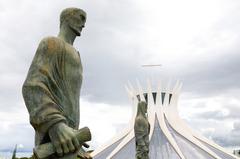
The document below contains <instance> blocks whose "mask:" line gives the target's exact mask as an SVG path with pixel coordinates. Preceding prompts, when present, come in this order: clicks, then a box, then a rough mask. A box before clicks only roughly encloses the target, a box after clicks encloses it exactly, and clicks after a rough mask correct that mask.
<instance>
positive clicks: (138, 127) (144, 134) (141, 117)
mask: <svg viewBox="0 0 240 159" xmlns="http://www.w3.org/2000/svg"><path fill="white" fill-rule="evenodd" d="M141 109H143V108H142V107H141V106H140V107H139V106H138V115H137V116H136V118H135V124H134V133H135V140H136V159H149V155H148V154H149V133H150V124H149V122H148V120H147V118H146V116H145V114H144V112H143V110H141Z"/></svg>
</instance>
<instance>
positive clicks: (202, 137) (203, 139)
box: [172, 84, 239, 159]
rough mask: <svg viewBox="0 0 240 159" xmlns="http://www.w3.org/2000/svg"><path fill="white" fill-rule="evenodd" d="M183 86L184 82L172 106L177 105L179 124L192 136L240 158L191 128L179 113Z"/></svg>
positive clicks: (175, 111)
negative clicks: (179, 100)
mask: <svg viewBox="0 0 240 159" xmlns="http://www.w3.org/2000/svg"><path fill="white" fill-rule="evenodd" d="M181 87H182V84H181V85H180V86H179V88H178V90H177V92H176V93H177V96H176V100H175V104H173V105H172V106H173V107H175V108H173V113H174V114H175V115H176V117H177V118H178V121H179V124H180V125H181V126H182V127H183V128H184V129H186V130H187V131H188V132H190V133H191V134H192V136H194V137H195V138H197V139H198V140H200V141H202V142H204V143H206V144H208V145H210V146H212V147H214V148H215V149H218V150H219V151H222V152H223V153H225V154H227V155H229V156H231V157H233V158H236V159H239V157H236V156H235V155H233V154H231V153H229V152H227V151H226V150H225V149H224V148H223V147H221V146H219V145H217V144H216V143H214V142H213V141H211V140H209V139H207V138H206V137H204V136H202V135H200V134H199V133H197V132H196V131H194V130H193V129H192V128H190V127H189V126H188V125H187V124H186V123H185V122H184V121H183V120H182V119H181V118H180V116H179V113H178V109H177V101H178V98H179V95H180V90H181Z"/></svg>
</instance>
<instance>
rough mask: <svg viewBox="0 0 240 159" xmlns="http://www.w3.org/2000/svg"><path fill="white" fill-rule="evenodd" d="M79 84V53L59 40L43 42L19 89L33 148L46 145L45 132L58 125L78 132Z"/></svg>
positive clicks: (80, 71)
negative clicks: (34, 145) (27, 117)
mask: <svg viewBox="0 0 240 159" xmlns="http://www.w3.org/2000/svg"><path fill="white" fill-rule="evenodd" d="M73 50H74V51H73ZM81 84H82V64H81V61H80V55H79V53H78V52H77V51H76V50H75V49H74V48H73V47H72V46H71V45H69V44H67V43H65V42H64V41H62V40H61V39H59V38H56V37H49V38H45V39H43V40H42V41H41V42H40V44H39V47H38V49H37V52H36V54H35V57H34V59H33V61H32V64H31V66H30V69H29V72H28V75H27V78H26V80H25V82H24V85H23V89H22V92H23V97H24V101H25V104H26V106H27V109H28V111H29V114H30V123H31V124H32V126H33V127H34V129H35V132H36V136H35V144H36V145H39V144H42V143H45V142H49V140H50V139H49V135H48V130H49V128H50V127H51V126H53V125H54V124H56V123H58V122H65V123H66V124H67V125H68V126H70V127H72V128H74V129H78V126H79V96H80V88H81Z"/></svg>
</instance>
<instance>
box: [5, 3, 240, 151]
mask: <svg viewBox="0 0 240 159" xmlns="http://www.w3.org/2000/svg"><path fill="white" fill-rule="evenodd" d="M67 7H79V8H82V9H84V10H85V11H86V12H87V14H88V17H87V23H86V27H85V28H84V31H83V33H82V36H81V37H80V38H78V39H77V40H76V42H75V43H74V46H75V47H76V48H77V49H78V50H79V51H80V54H81V58H82V62H83V67H84V81H83V88H82V90H81V103H80V107H81V119H80V120H81V123H80V127H83V126H89V127H90V129H91V130H92V133H93V141H92V142H91V145H93V147H98V146H100V145H101V144H103V143H104V142H106V141H107V140H109V139H110V138H111V137H113V136H114V135H115V134H116V133H117V132H118V131H119V130H120V129H122V128H124V126H126V124H127V122H128V121H129V119H130V116H131V103H130V101H129V100H128V97H127V94H126V92H125V89H124V85H125V84H126V83H127V82H128V81H130V82H132V83H133V84H135V80H136V78H138V79H139V80H140V82H141V83H142V85H145V83H146V79H147V77H151V78H152V81H153V83H156V81H158V80H162V81H168V80H170V79H171V80H172V81H176V80H178V79H179V80H180V81H182V82H183V90H182V95H181V97H180V101H179V111H180V115H181V117H182V118H183V119H184V120H185V121H186V122H187V123H188V124H190V126H191V127H192V128H194V129H196V130H198V131H200V132H201V133H202V134H203V135H205V136H207V137H208V138H211V139H212V140H214V141H215V142H217V143H218V144H220V145H221V146H223V147H226V148H229V147H237V146H239V145H240V115H239V113H240V98H239V97H240V81H239V79H240V73H239V71H238V69H239V67H240V45H239V41H240V31H239V28H240V1H239V0H181V1H179V0H148V1H146V0H131V1H130V0H97V1H96V0H87V1H86V0H85V1H84V0H78V1H76V0H68V1H66V0H51V1H49V0H41V1H33V0H21V1H19V0H8V1H6V0H0V30H1V33H0V50H1V57H0V130H1V131H0V150H5V149H12V148H13V147H14V145H15V144H16V143H18V144H22V145H23V149H24V150H31V149H32V146H33V138H34V131H33V129H32V127H31V125H30V124H29V121H28V113H27V111H26V108H25V105H24V102H23V99H22V95H21V86H22V84H23V81H24V79H25V77H26V74H27V71H28V68H29V66H30V63H31V60H32V58H33V56H34V53H35V51H36V48H37V46H38V44H39V41H40V40H41V39H42V38H43V37H46V36H50V35H51V36H55V35H57V34H58V31H59V14H60V12H61V11H62V9H64V8H67ZM142 64H162V67H157V68H143V67H141V65H142Z"/></svg>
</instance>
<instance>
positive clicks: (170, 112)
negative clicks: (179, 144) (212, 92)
mask: <svg viewBox="0 0 240 159" xmlns="http://www.w3.org/2000/svg"><path fill="white" fill-rule="evenodd" d="M177 96H178V94H174V93H173V95H172V100H171V102H170V105H169V106H168V107H165V116H166V119H167V121H168V123H169V124H170V126H171V127H172V128H173V129H174V130H175V131H176V132H178V133H179V134H180V135H181V136H183V137H184V138H185V139H186V140H188V141H190V142H191V143H193V144H194V145H196V146H197V147H199V148H200V149H202V150H203V151H205V152H207V153H208V154H209V155H210V156H212V157H213V158H215V159H221V158H220V157H219V156H218V155H217V154H215V153H214V152H213V151H211V150H210V149H209V148H207V147H206V146H205V145H203V144H202V143H201V142H199V141H198V140H197V139H196V138H194V137H193V136H192V134H191V133H189V132H188V131H187V130H186V129H184V127H182V124H180V123H179V119H178V115H176V114H175V113H174V108H175V107H174V106H173V105H172V103H176V101H175V100H176V98H177ZM176 121H178V122H176Z"/></svg>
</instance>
